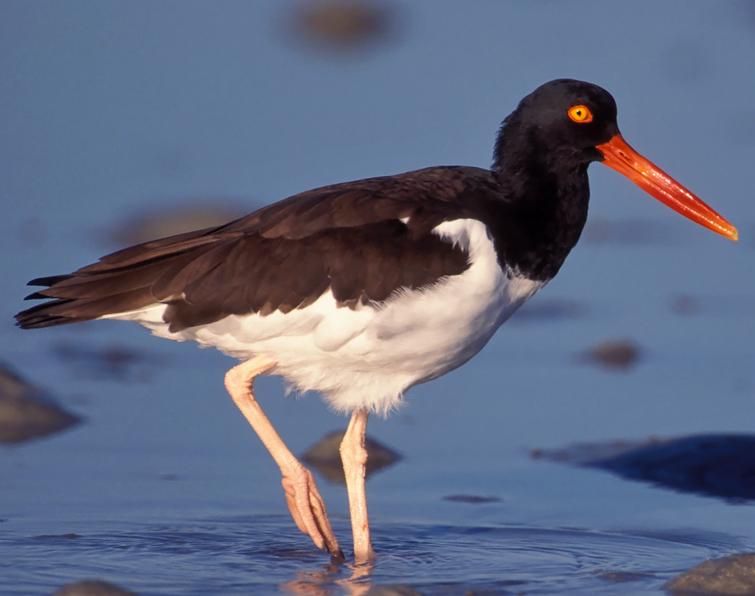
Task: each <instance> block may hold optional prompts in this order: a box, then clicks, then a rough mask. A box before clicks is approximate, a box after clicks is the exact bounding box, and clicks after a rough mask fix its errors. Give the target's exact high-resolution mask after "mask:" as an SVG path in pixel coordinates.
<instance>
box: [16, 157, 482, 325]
mask: <svg viewBox="0 0 755 596" xmlns="http://www.w3.org/2000/svg"><path fill="white" fill-rule="evenodd" d="M488 178H489V173H488V172H486V171H484V170H477V169H474V168H431V169H427V170H418V171H415V172H408V173H406V174H402V175H399V176H391V177H384V178H371V179H366V180H359V181H355V182H348V183H344V184H339V185H334V186H328V187H323V188H320V189H316V190H312V191H308V192H305V193H302V194H299V195H295V196H293V197H290V198H288V199H285V200H283V201H280V202H278V203H275V204H273V205H270V206H268V207H265V208H262V209H260V210H259V211H256V212H254V213H252V214H250V215H248V216H246V217H243V218H241V219H239V220H236V221H233V222H231V223H229V224H226V225H224V226H221V227H218V228H208V229H205V230H199V231H195V232H188V233H184V234H179V235H177V236H171V237H169V238H163V239H160V240H155V241H152V242H146V243H143V244H139V245H136V246H132V247H129V248H126V249H123V250H120V251H118V252H115V253H112V254H110V255H107V256H105V257H102V258H101V259H100V260H99V261H98V262H97V263H94V264H92V265H88V266H86V267H83V268H81V269H79V270H77V271H75V272H73V273H71V274H68V275H61V276H54V277H46V278H39V279H35V280H33V281H31V282H30V285H41V286H48V287H46V288H44V289H42V290H39V291H37V292H35V293H33V294H31V295H30V296H29V297H28V298H31V299H47V302H45V303H43V304H39V305H37V306H34V307H32V308H30V309H27V310H25V311H23V312H21V313H19V314H18V315H16V319H17V322H18V324H19V325H20V326H21V327H24V328H33V327H46V326H51V325H59V324H64V323H72V322H77V321H83V320H90V319H95V318H99V317H102V316H105V315H110V314H116V313H122V312H129V311H133V310H138V309H141V308H144V307H147V306H149V305H152V304H156V303H166V304H168V305H169V307H168V309H166V312H165V314H164V318H165V320H166V322H167V323H169V324H170V329H171V330H172V331H178V330H180V329H184V328H186V327H192V326H195V325H200V324H203V323H208V322H211V321H215V320H219V319H221V318H223V317H225V316H227V315H230V314H247V313H253V312H258V313H262V314H268V313H270V312H273V311H276V310H279V311H282V312H288V311H290V310H292V309H295V308H303V307H305V306H307V305H308V304H311V303H312V302H314V301H315V300H316V299H317V298H318V297H319V296H321V295H322V294H323V293H324V292H326V291H327V290H328V289H329V288H330V289H331V290H332V292H333V295H334V297H335V298H336V300H337V301H338V302H339V303H340V304H342V305H344V306H351V307H353V306H354V305H356V304H358V303H360V302H361V303H365V302H368V301H382V300H385V299H386V298H388V297H389V296H390V295H391V293H392V292H394V291H395V290H397V289H399V288H418V287H422V286H425V285H428V284H431V283H433V282H435V281H437V280H438V279H439V278H441V277H443V276H448V275H456V274H459V273H461V272H462V271H464V270H465V269H466V268H467V266H468V263H467V255H466V254H465V253H464V251H463V250H462V249H460V248H459V247H455V246H453V245H452V244H451V243H449V242H447V241H444V240H442V239H441V238H440V237H438V236H437V235H435V234H432V233H431V230H432V229H433V228H434V227H435V226H436V225H438V224H439V223H441V222H443V221H448V220H451V219H457V218H460V217H470V216H471V213H470V210H472V209H473V205H474V203H475V201H474V197H475V196H476V195H477V194H479V193H484V191H485V188H484V187H485V186H486V185H488V184H490V181H489V179H488ZM470 180H471V181H472V182H475V181H478V182H477V183H476V184H478V186H479V188H476V186H475V184H472V185H471V186H470ZM407 218H408V219H407ZM405 222H407V223H405Z"/></svg>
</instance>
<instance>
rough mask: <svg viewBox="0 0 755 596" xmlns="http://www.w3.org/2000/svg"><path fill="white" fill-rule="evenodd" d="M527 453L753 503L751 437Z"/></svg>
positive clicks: (754, 466) (653, 441) (652, 440)
mask: <svg viewBox="0 0 755 596" xmlns="http://www.w3.org/2000/svg"><path fill="white" fill-rule="evenodd" d="M531 455H532V457H535V458H544V459H549V460H552V461H557V462H563V463H569V464H573V465H577V466H586V467H592V468H600V469H603V470H608V471H611V472H613V473H614V474H618V475H619V476H623V477H624V478H629V479H631V480H641V481H645V482H652V483H653V484H656V485H658V486H662V487H664V488H671V489H674V490H677V491H680V492H688V493H695V494H701V495H705V496H711V497H719V498H723V499H726V500H728V501H730V502H733V503H741V502H745V501H752V500H755V435H744V434H715V435H713V434H711V435H691V436H687V437H679V438H675V439H658V438H655V437H653V438H650V439H648V440H646V441H612V442H606V443H580V444H576V445H571V446H569V447H566V448H564V449H554V450H534V451H533V452H532V453H531Z"/></svg>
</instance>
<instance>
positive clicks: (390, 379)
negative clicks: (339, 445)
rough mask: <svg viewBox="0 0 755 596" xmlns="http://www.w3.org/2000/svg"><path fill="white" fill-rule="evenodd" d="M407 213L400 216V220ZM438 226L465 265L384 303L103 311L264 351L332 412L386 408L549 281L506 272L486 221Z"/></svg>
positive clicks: (448, 365)
mask: <svg viewBox="0 0 755 596" xmlns="http://www.w3.org/2000/svg"><path fill="white" fill-rule="evenodd" d="M402 221H403V220H402ZM433 233H435V234H437V235H438V236H440V237H441V238H443V239H446V240H448V241H450V242H452V243H453V244H454V245H457V246H459V247H460V248H462V249H463V250H464V251H465V252H466V253H467V254H468V255H469V267H468V268H467V270H466V271H464V272H463V273H461V274H459V275H452V276H448V277H445V278H441V279H440V280H439V281H437V282H436V283H434V284H432V285H430V286H426V287H424V288H420V289H416V290H409V289H403V290H399V291H397V292H395V293H394V295H392V296H391V297H390V298H389V299H388V300H386V301H385V302H383V303H380V304H367V305H359V306H357V308H355V309H350V308H347V307H339V306H338V304H337V302H336V300H335V298H334V297H333V295H332V293H331V292H330V290H328V291H327V292H326V293H324V294H323V295H322V296H320V298H319V299H318V300H316V301H315V302H314V303H312V304H310V305H309V306H307V307H306V308H302V309H297V310H293V311H291V312H288V313H285V314H284V313H281V312H279V311H276V312H273V313H271V314H269V315H266V316H262V315H259V314H250V315H231V316H228V317H225V318H224V319H222V320H220V321H217V322H214V323H209V324H206V325H199V326H196V327H191V328H188V329H184V330H182V331H179V332H177V333H172V332H170V331H169V330H168V326H167V324H165V323H164V322H163V320H162V316H163V314H164V311H165V308H166V305H164V304H156V305H154V306H152V307H149V308H146V309H142V310H139V311H134V312H129V313H121V314H116V315H108V316H107V317H103V318H113V319H126V320H132V321H137V322H139V323H141V324H142V325H144V326H145V327H147V328H149V329H150V330H151V331H152V332H153V333H154V334H156V335H159V336H161V337H166V338H170V339H174V340H178V341H184V340H189V339H190V340H194V341H196V342H198V343H199V344H201V345H203V346H208V347H215V348H217V349H219V350H221V351H222V352H225V353H226V354H229V355H231V356H234V357H236V358H240V359H248V358H250V357H252V356H254V355H261V354H264V355H267V356H269V357H270V358H272V359H274V360H275V361H276V362H277V363H278V365H277V366H276V369H275V371H274V373H275V374H280V375H282V376H283V377H285V378H286V380H287V381H288V382H289V383H290V384H291V386H292V387H294V388H295V389H296V390H298V391H302V392H303V391H310V390H314V391H320V392H321V393H322V394H323V395H324V397H325V399H326V400H327V401H328V403H330V404H331V406H333V407H334V408H335V409H336V410H338V411H343V412H348V411H351V410H354V409H356V408H367V409H369V410H372V411H376V412H380V413H383V414H385V413H387V412H388V411H390V410H391V409H393V408H395V407H397V406H398V405H399V403H400V401H401V397H402V394H403V392H404V391H406V390H407V389H408V388H409V387H411V386H412V385H415V384H417V383H420V382H423V381H427V380H429V379H432V378H435V377H437V376H439V375H442V374H443V373H445V372H448V371H449V370H452V369H454V368H456V367H458V366H460V365H461V364H463V363H464V362H466V361H467V360H469V359H470V358H471V357H472V356H474V355H475V354H476V353H477V352H479V351H480V350H481V349H482V348H483V346H484V345H485V344H486V343H487V342H488V340H489V339H490V338H491V337H492V335H493V333H495V330H496V329H497V328H498V327H499V326H500V325H501V323H503V322H504V321H505V320H506V319H507V318H509V317H510V316H511V314H512V313H513V312H514V311H515V310H516V309H517V308H518V307H519V306H521V304H523V303H524V302H525V301H526V300H527V299H528V298H530V297H531V296H532V295H533V294H534V293H535V292H537V290H539V289H540V288H541V287H542V286H543V285H544V282H540V281H533V280H530V279H527V278H525V277H522V276H518V275H516V273H515V272H513V271H510V270H507V271H503V270H502V269H501V267H500V266H499V264H498V259H497V255H496V252H495V247H494V246H493V242H492V240H491V239H490V237H489V235H488V233H487V229H486V227H485V225H484V224H483V223H482V222H480V221H478V220H475V219H458V220H454V221H449V222H445V223H443V224H441V225H439V226H437V227H436V228H435V229H434V230H433Z"/></svg>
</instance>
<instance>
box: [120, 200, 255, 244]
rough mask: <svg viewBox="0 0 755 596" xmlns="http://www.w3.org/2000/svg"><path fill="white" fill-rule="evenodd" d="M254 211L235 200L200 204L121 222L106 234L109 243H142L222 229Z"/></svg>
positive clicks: (165, 209) (136, 216) (177, 206)
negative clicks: (217, 228) (211, 228)
mask: <svg viewBox="0 0 755 596" xmlns="http://www.w3.org/2000/svg"><path fill="white" fill-rule="evenodd" d="M252 210H253V206H250V207H249V208H248V209H244V208H242V207H240V206H237V205H236V204H235V201H222V200H219V201H212V202H210V201H200V202H194V203H192V204H181V205H174V206H172V207H170V208H162V209H159V210H151V211H147V212H145V213H143V214H141V215H135V216H134V217H131V218H128V219H126V220H125V222H121V223H119V224H118V225H117V226H116V227H115V228H114V229H112V230H111V231H110V233H109V234H108V235H107V241H108V243H115V244H118V245H130V244H139V243H141V242H149V241H150V240H154V239H156V238H164V237H166V236H172V235H174V234H181V233H183V232H191V231H193V230H201V229H202V228H210V227H213V226H221V225H223V224H226V223H228V222H229V221H232V220H234V219H237V218H239V217H242V216H244V215H246V214H247V213H250V212H251V211H252Z"/></svg>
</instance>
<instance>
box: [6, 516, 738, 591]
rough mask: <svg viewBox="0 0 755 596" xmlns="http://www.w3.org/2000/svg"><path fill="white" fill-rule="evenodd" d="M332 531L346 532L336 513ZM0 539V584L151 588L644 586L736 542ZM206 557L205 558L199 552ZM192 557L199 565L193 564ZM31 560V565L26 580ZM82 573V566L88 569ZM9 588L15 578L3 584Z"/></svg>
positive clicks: (157, 530) (267, 532) (280, 534)
mask: <svg viewBox="0 0 755 596" xmlns="http://www.w3.org/2000/svg"><path fill="white" fill-rule="evenodd" d="M336 531H340V532H346V531H348V529H347V526H346V525H345V524H344V523H339V524H336ZM9 534H10V535H9V536H6V537H4V538H3V539H2V542H3V545H4V546H6V547H7V548H8V549H14V550H18V551H21V552H23V553H24V554H23V556H19V557H17V558H16V561H15V565H14V567H13V568H12V569H10V570H9V571H8V573H7V574H6V576H5V582H6V585H9V586H12V585H24V586H25V589H24V590H18V593H19V594H20V593H26V592H27V591H28V590H31V591H33V590H37V591H39V592H40V593H41V592H44V591H46V590H49V587H50V585H55V584H59V585H62V584H64V583H67V582H71V581H75V580H77V579H79V578H80V577H82V572H83V571H85V570H89V571H90V573H93V574H102V572H103V567H102V561H103V559H106V560H107V565H106V569H107V576H108V579H109V580H110V581H111V582H115V583H118V584H121V585H126V586H128V587H129V588H131V589H133V590H135V591H137V592H139V593H143V594H150V593H182V594H207V593H217V594H219V593H236V592H246V593H260V591H262V592H267V591H271V590H275V589H282V590H285V591H289V592H293V593H299V594H330V593H349V592H352V593H357V594H358V593H363V592H364V591H365V590H366V588H368V587H371V588H377V587H385V586H392V587H398V586H402V587H407V588H412V589H414V590H417V591H419V592H420V593H431V594H437V593H448V594H454V593H461V592H466V593H469V592H470V591H474V592H482V593H491V592H492V593H508V592H511V593H522V592H529V593H538V594H544V593H563V592H564V591H568V590H580V591H589V592H591V593H611V592H613V591H617V590H623V591H625V592H628V591H631V592H632V593H634V594H644V593H653V592H654V587H655V586H657V585H658V583H659V582H662V581H664V580H667V579H669V578H670V577H671V576H672V575H673V574H674V573H676V572H678V571H679V570H680V569H685V568H687V567H690V566H691V565H693V564H695V563H696V562H697V561H700V560H703V559H707V558H710V557H712V556H717V555H721V554H728V553H729V552H732V551H733V550H736V549H737V548H738V547H740V546H741V544H738V543H736V542H735V541H721V540H720V539H716V538H711V537H707V536H697V535H692V534H690V535H681V534H673V533H668V534H664V533H659V534H654V535H642V534H632V533H622V532H596V531H590V530H584V529H578V528H554V529H542V528H533V527H522V526H500V525H499V526H454V525H432V524H427V525H420V524H408V523H407V524H383V525H381V526H380V527H378V528H377V530H376V534H375V538H376V540H377V542H378V543H379V544H380V545H381V547H382V549H383V552H382V554H381V555H380V557H379V559H378V562H377V563H376V564H375V566H374V567H373V568H369V567H356V568H355V567H354V566H352V565H349V564H339V563H336V562H327V561H325V560H323V557H321V556H318V555H317V554H316V553H315V552H313V551H312V550H311V549H309V548H307V547H306V546H304V545H302V546H303V547H302V546H300V547H296V546H293V545H294V544H295V543H296V542H297V538H296V536H295V531H294V530H293V529H292V527H291V524H290V523H289V520H288V518H284V517H282V516H254V517H251V516H244V517H225V518H224V517H219V518H214V519H204V520H183V521H181V522H177V523H155V524H142V525H138V524H118V525H116V526H115V527H111V528H108V529H107V530H104V529H103V528H102V527H101V525H100V524H93V525H89V524H84V525H82V526H81V528H80V533H66V534H40V535H34V536H28V535H23V536H16V535H14V533H13V532H10V533H9ZM208 562H211V564H208ZM200 569H201V571H199V570H200ZM30 572H33V575H34V576H35V577H36V579H35V580H33V581H29V576H30ZM85 575H86V574H85ZM4 593H8V594H13V593H16V592H14V590H13V589H10V590H7V591H4Z"/></svg>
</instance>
